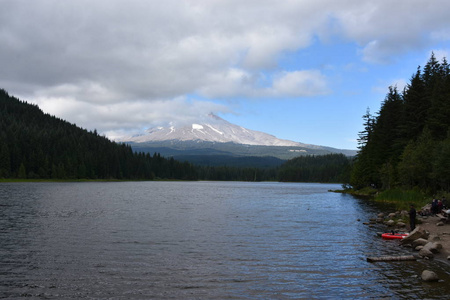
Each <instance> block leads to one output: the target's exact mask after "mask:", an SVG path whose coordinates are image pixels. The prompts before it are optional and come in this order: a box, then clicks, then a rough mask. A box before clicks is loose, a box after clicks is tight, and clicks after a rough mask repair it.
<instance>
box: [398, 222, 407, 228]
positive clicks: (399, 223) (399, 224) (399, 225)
mask: <svg viewBox="0 0 450 300" xmlns="http://www.w3.org/2000/svg"><path fill="white" fill-rule="evenodd" d="M397 226H398V227H406V224H405V223H403V222H397Z"/></svg>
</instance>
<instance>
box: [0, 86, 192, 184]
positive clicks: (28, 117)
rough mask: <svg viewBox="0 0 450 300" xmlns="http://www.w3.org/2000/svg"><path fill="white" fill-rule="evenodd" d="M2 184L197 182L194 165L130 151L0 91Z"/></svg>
mask: <svg viewBox="0 0 450 300" xmlns="http://www.w3.org/2000/svg"><path fill="white" fill-rule="evenodd" d="M0 178H33V179H35V178H43V179H45V178H51V179H153V178H170V179H197V174H196V171H195V168H194V167H193V166H192V165H191V164H189V163H180V162H178V161H175V160H174V159H165V158H163V157H161V156H160V155H159V154H154V155H153V156H152V155H150V154H143V153H133V151H132V149H131V147H130V146H127V145H124V144H116V143H114V142H112V141H110V140H108V139H107V138H105V137H102V136H100V135H98V134H97V132H96V131H94V132H90V131H87V130H84V129H81V128H79V127H77V126H76V125H73V124H70V123H68V122H66V121H63V120H61V119H58V118H56V117H53V116H50V115H48V114H44V113H43V112H42V111H41V110H40V109H39V107H37V106H35V105H31V104H28V103H26V102H23V101H20V100H19V99H16V98H14V97H11V96H10V95H8V93H7V92H6V91H5V90H0Z"/></svg>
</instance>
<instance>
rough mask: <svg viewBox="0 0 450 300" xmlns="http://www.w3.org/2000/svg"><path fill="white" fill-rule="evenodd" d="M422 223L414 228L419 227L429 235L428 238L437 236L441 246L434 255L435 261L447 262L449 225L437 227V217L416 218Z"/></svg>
mask: <svg viewBox="0 0 450 300" xmlns="http://www.w3.org/2000/svg"><path fill="white" fill-rule="evenodd" d="M417 219H418V220H420V221H421V222H422V223H421V224H417V226H416V227H418V226H420V227H422V228H423V229H425V230H426V231H428V232H429V233H430V236H438V237H439V239H440V240H439V241H438V243H440V244H441V245H442V249H441V251H440V252H439V253H436V254H435V259H443V260H445V261H448V260H449V256H450V224H448V223H447V224H444V225H443V226H437V225H436V224H437V223H439V221H440V219H439V217H434V216H428V217H418V218H417Z"/></svg>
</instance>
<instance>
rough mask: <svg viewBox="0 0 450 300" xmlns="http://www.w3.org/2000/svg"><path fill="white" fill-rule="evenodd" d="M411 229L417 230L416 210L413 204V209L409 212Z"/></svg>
mask: <svg viewBox="0 0 450 300" xmlns="http://www.w3.org/2000/svg"><path fill="white" fill-rule="evenodd" d="M409 227H411V231H413V230H414V229H415V228H416V209H415V208H414V205H412V204H411V209H410V210H409Z"/></svg>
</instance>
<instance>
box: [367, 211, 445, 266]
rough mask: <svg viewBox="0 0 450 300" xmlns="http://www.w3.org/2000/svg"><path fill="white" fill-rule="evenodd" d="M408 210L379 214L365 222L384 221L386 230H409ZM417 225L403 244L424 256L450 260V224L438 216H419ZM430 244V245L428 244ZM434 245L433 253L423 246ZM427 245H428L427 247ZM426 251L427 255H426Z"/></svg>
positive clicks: (402, 241) (368, 223)
mask: <svg viewBox="0 0 450 300" xmlns="http://www.w3.org/2000/svg"><path fill="white" fill-rule="evenodd" d="M407 216H408V212H407V211H397V212H393V213H390V214H387V215H385V214H384V213H380V214H378V216H377V217H376V218H373V219H371V220H370V222H367V223H365V224H366V225H370V224H376V223H383V224H385V225H386V227H387V228H386V232H390V231H396V232H407V233H408V232H409V225H407V224H406V223H407V221H406V220H407ZM417 220H418V222H417V226H416V229H415V230H414V231H413V232H409V234H410V235H409V237H407V238H405V239H403V240H401V244H402V245H403V246H406V247H412V248H414V249H415V250H416V251H418V255H419V256H421V257H423V258H428V259H430V258H439V259H447V260H450V224H449V223H445V222H443V221H442V220H441V218H440V217H438V216H417ZM427 244H429V245H428V246H426V245H427ZM431 244H433V245H434V247H433V249H432V251H431V253H428V252H426V251H425V250H424V251H422V252H420V251H421V250H422V249H423V248H425V249H429V248H430V247H431ZM425 246H426V247H425ZM425 253H426V255H425ZM421 254H422V255H421Z"/></svg>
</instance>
